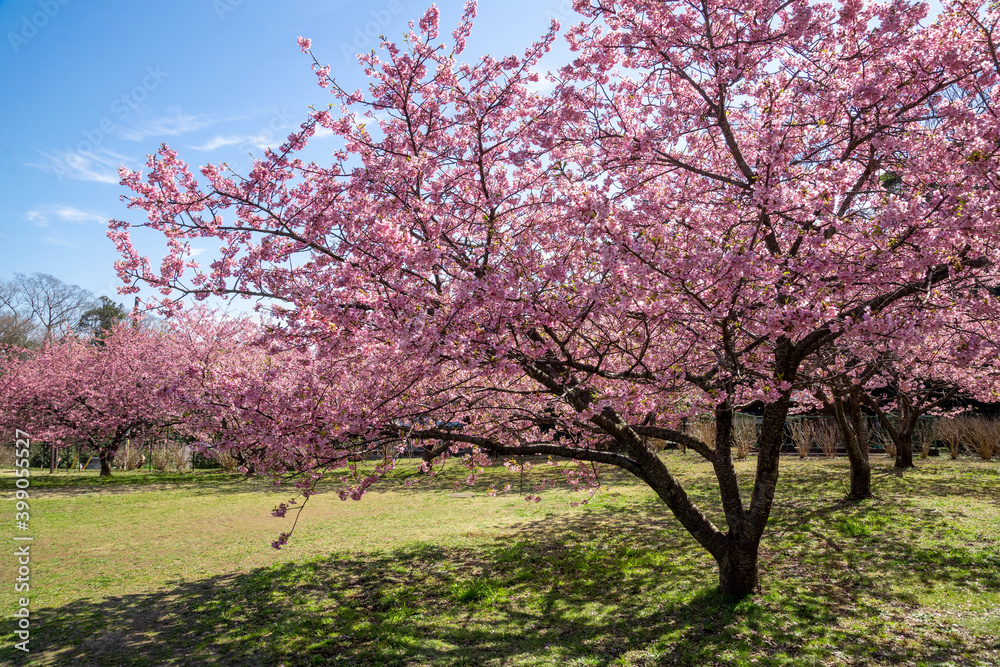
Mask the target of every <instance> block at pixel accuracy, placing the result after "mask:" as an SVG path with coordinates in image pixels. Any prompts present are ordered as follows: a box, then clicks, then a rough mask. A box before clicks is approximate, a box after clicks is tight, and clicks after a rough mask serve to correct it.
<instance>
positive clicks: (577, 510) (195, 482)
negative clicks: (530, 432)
mask: <svg viewBox="0 0 1000 667" xmlns="http://www.w3.org/2000/svg"><path fill="white" fill-rule="evenodd" d="M664 456H666V457H667V458H668V465H669V466H670V467H671V468H672V469H674V470H676V472H677V474H678V476H679V477H680V478H681V479H682V480H683V481H684V482H685V484H686V486H687V488H688V489H689V493H690V494H691V495H692V496H693V497H695V498H696V499H697V500H699V501H702V502H703V503H704V505H705V506H706V507H707V506H709V504H710V503H712V501H713V500H714V499H715V497H716V492H715V491H714V490H713V485H712V484H711V482H712V479H713V478H712V475H711V471H710V469H709V468H708V466H707V465H706V464H704V463H701V462H699V461H698V460H696V458H695V457H694V456H692V455H687V456H685V455H682V454H680V453H668V454H665V455H664ZM753 465H754V461H753V460H752V459H751V460H749V461H745V462H740V463H738V467H739V469H740V474H741V475H742V476H743V480H744V481H745V486H748V484H749V480H750V479H751V476H752V473H753ZM919 465H920V467H919V468H918V469H917V470H914V471H908V472H907V473H906V474H905V475H902V476H899V475H897V474H895V473H894V471H893V470H892V469H891V467H890V466H889V462H888V461H885V460H884V459H877V460H876V462H875V471H874V489H875V492H876V494H877V497H876V498H875V499H873V500H870V501H865V502H862V503H845V502H843V501H842V498H843V496H844V494H845V493H846V489H847V472H848V470H847V464H846V462H844V461H842V460H816V459H810V460H807V461H799V460H797V459H794V458H788V459H786V460H784V461H783V462H782V466H783V467H782V477H781V481H780V485H779V490H778V501H777V502H776V505H775V508H774V510H773V512H772V519H771V522H770V524H769V528H768V531H767V533H766V534H765V537H764V543H763V546H762V551H761V576H762V580H763V592H761V593H760V594H758V595H755V596H753V597H751V598H747V599H745V600H742V601H732V600H726V599H723V598H721V597H720V596H719V595H718V594H717V593H716V592H715V585H716V577H717V573H716V568H715V564H714V561H713V560H712V559H711V558H710V557H709V556H708V555H707V554H706V553H704V552H703V551H702V550H701V549H700V548H699V547H698V546H697V545H696V544H695V543H694V541H693V540H692V539H691V538H690V537H689V536H688V535H687V534H686V533H685V532H684V531H683V530H682V529H681V528H680V527H679V526H678V524H677V522H676V521H675V520H674V519H673V518H672V517H671V516H670V515H669V513H667V512H665V508H664V507H663V505H662V504H661V503H660V502H659V501H658V500H657V499H656V498H655V496H654V495H653V493H652V492H651V491H650V490H649V489H648V488H647V487H645V486H643V485H642V484H641V483H638V482H636V481H634V480H633V479H631V478H630V477H628V476H627V475H625V474H623V473H621V472H619V471H614V470H611V469H603V470H602V471H601V479H602V482H603V490H602V491H601V492H600V493H598V494H597V495H596V496H595V497H594V499H593V500H591V501H590V502H589V503H587V504H585V505H579V506H575V507H574V506H572V503H573V502H575V501H580V500H583V499H584V498H586V495H585V494H581V493H575V494H574V493H570V492H569V491H566V490H564V489H560V488H550V489H547V490H543V491H540V492H538V494H539V495H541V496H542V498H543V500H542V502H539V503H535V502H525V500H524V495H528V494H529V493H534V491H533V490H532V485H533V483H537V482H539V481H541V480H542V479H545V478H553V477H554V476H556V475H557V474H558V471H557V470H556V469H555V468H553V467H549V466H547V465H540V466H536V467H535V468H534V469H533V470H532V471H531V472H530V473H529V474H528V475H526V476H525V478H524V480H521V479H520V478H519V477H518V476H516V475H515V476H511V475H510V474H509V473H507V472H506V471H503V470H502V469H500V470H490V471H488V472H487V473H486V475H484V480H481V481H480V482H479V484H477V485H476V486H474V487H471V488H469V487H465V486H464V485H462V484H461V482H462V480H463V479H464V477H465V471H464V470H463V469H461V468H460V467H458V466H456V465H455V464H454V463H451V464H449V466H450V467H449V468H446V470H445V472H444V473H443V474H442V475H441V476H439V477H437V478H434V479H431V478H427V477H425V476H420V475H417V474H416V473H415V470H414V469H413V467H412V466H409V465H404V466H401V468H400V469H399V470H397V471H396V473H394V475H395V477H394V479H392V480H388V481H385V482H382V483H380V484H379V485H376V486H375V487H373V490H372V491H371V492H370V493H369V494H368V495H367V496H366V497H365V499H364V500H362V501H361V502H353V501H347V502H342V501H340V499H339V498H338V497H337V495H336V493H335V492H334V490H335V486H334V485H333V484H331V485H330V486H327V487H323V490H324V492H323V493H320V494H319V495H317V496H315V497H313V498H312V499H311V500H310V502H309V505H308V506H307V508H306V509H305V511H304V512H303V513H302V515H301V518H300V520H299V523H298V526H297V528H296V531H295V535H294V536H293V538H292V541H291V543H290V544H289V545H287V546H286V547H285V548H283V549H282V550H280V551H275V550H273V549H271V548H270V546H269V545H270V542H271V541H272V540H273V539H275V538H276V537H277V535H278V533H280V532H282V531H285V530H288V528H289V526H291V524H292V521H293V520H294V518H293V517H294V512H290V513H289V515H288V517H286V518H283V519H279V518H275V517H271V516H270V515H269V512H270V510H271V509H272V508H273V507H274V506H275V505H276V504H277V503H278V502H282V501H285V500H287V499H288V497H289V491H288V490H287V489H285V488H283V487H282V488H277V489H276V488H275V487H273V486H272V485H271V484H269V483H268V482H267V481H265V480H259V479H249V480H248V479H244V478H242V477H241V476H235V475H225V474H221V473H217V472H199V473H187V474H156V473H153V474H150V473H121V474H118V475H117V476H116V477H115V478H114V479H112V480H99V479H97V478H96V477H95V476H94V473H93V472H87V473H57V475H56V476H54V477H49V476H48V475H47V474H45V473H44V472H40V471H39V472H36V471H32V472H33V477H32V478H31V482H32V485H31V488H30V491H31V496H32V497H31V512H32V514H31V524H30V529H29V531H27V532H23V531H22V532H18V531H15V530H13V513H14V507H13V505H14V503H13V501H12V500H8V501H6V502H5V503H3V505H4V506H6V507H7V508H8V512H9V513H10V519H11V520H10V521H7V522H4V524H3V525H4V531H3V532H2V534H0V538H2V539H3V540H4V541H5V542H6V543H7V544H12V540H11V538H12V537H13V536H14V534H15V532H16V533H17V534H19V535H25V534H27V535H31V536H33V537H34V538H35V541H34V542H33V546H32V562H31V568H32V570H31V585H32V590H31V593H30V596H31V612H32V639H31V649H32V652H31V654H30V655H28V656H24V655H22V654H20V652H19V651H14V650H13V649H12V648H11V646H12V645H13V642H14V641H15V640H14V638H13V634H12V633H11V632H10V630H11V628H12V626H11V625H10V620H8V626H7V627H6V628H5V629H4V633H5V640H4V641H5V644H4V649H3V650H4V653H3V656H4V657H3V660H5V661H7V662H9V663H10V664H31V665H88V664H94V665H162V664H166V665H215V664H217V665H258V664H259V665H288V666H291V665H310V664H317V665H325V664H333V665H414V666H416V665H497V666H499V665H564V664H565V665H661V664H668V665H669V664H681V665H803V666H805V665H810V666H811V665H940V666H942V667H943V666H946V665H984V666H986V665H990V666H993V665H996V664H1000V465H998V464H997V463H996V462H993V463H983V462H978V461H972V460H961V461H950V460H946V459H928V460H927V461H921V462H919ZM0 478H2V479H3V483H4V486H5V488H7V489H12V488H13V484H12V474H11V473H9V472H8V473H2V476H0ZM405 480H411V481H412V480H419V481H418V482H417V483H416V484H415V485H413V486H411V487H407V486H406V485H405V483H404V482H405ZM507 482H509V483H511V484H512V485H513V489H512V491H511V492H510V493H501V494H499V495H498V496H496V497H490V496H488V495H487V494H486V488H487V487H488V485H489V484H490V483H494V484H497V485H498V487H500V486H502V485H503V484H504V483H507ZM522 482H523V485H524V486H523V487H522V486H521V485H522ZM522 489H523V490H522ZM470 493H471V494H473V495H471V496H470ZM5 495H6V496H7V498H11V497H12V495H13V494H12V493H11V492H10V491H8V492H6V494H5ZM713 520H716V521H717V522H718V521H720V520H721V519H720V518H719V517H718V516H716V515H713ZM12 551H13V550H12V549H11V550H10V552H12ZM14 560H15V559H14V557H13V556H8V557H7V558H6V559H4V562H2V563H0V572H2V573H3V574H2V576H4V577H6V581H8V582H13V580H14V577H15V576H16V575H15V569H16V565H15V562H14ZM5 587H6V590H8V591H11V589H12V586H6V585H5ZM15 597H16V596H15V594H14V593H12V592H9V593H8V594H7V596H6V597H5V601H4V605H5V611H7V610H10V612H12V611H13V610H14V604H15ZM5 615H7V617H8V619H9V618H10V616H9V612H8V613H7V614H5Z"/></svg>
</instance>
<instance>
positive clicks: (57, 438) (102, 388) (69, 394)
mask: <svg viewBox="0 0 1000 667" xmlns="http://www.w3.org/2000/svg"><path fill="white" fill-rule="evenodd" d="M166 352H167V347H166V346H165V344H164V334H163V333H161V332H157V331H152V330H149V329H144V328H141V327H138V326H135V323H134V322H131V321H129V322H121V323H119V324H117V325H116V326H115V327H114V328H113V329H112V330H111V331H110V332H108V333H107V335H106V337H105V338H104V339H103V344H102V345H94V344H93V343H92V342H91V341H89V340H85V339H81V338H77V337H75V336H66V337H65V338H63V339H61V340H55V339H49V340H47V341H46V342H45V343H44V344H43V345H42V347H41V348H40V349H38V350H33V351H31V352H29V353H24V354H20V355H16V356H14V355H12V356H9V357H7V358H6V359H4V360H3V362H2V366H0V423H2V424H3V426H4V427H5V428H12V429H13V428H20V429H22V430H25V431H28V432H30V433H31V434H32V437H33V438H36V439H38V440H39V441H43V442H47V443H49V444H51V445H53V446H56V447H66V446H71V445H76V444H87V445H89V446H90V447H91V448H92V449H94V450H95V451H96V452H97V453H98V457H99V458H100V462H101V472H100V475H101V476H102V477H106V476H109V475H110V474H111V464H112V461H113V460H114V456H115V453H116V452H117V451H118V449H119V448H120V447H121V446H122V445H124V444H125V442H126V441H127V440H130V439H131V440H132V441H133V442H143V441H145V440H148V439H150V438H153V437H156V436H158V435H161V434H162V433H163V431H164V429H166V428H168V427H169V426H171V425H173V424H177V423H180V421H181V420H180V418H179V415H178V413H177V412H176V411H174V409H173V405H172V403H171V401H170V400H169V397H168V394H167V391H166V390H167V389H168V388H169V387H170V386H171V385H174V384H176V382H177V377H176V376H177V367H176V365H175V359H176V357H174V356H173V355H170V354H166Z"/></svg>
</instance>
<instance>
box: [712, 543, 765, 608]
mask: <svg viewBox="0 0 1000 667" xmlns="http://www.w3.org/2000/svg"><path fill="white" fill-rule="evenodd" d="M757 551H758V549H757V544H756V543H750V544H741V541H739V540H734V539H732V538H730V540H728V544H727V545H726V550H725V552H724V553H723V555H722V557H721V558H717V559H716V561H717V562H718V563H719V592H720V593H722V594H723V595H726V596H731V597H736V598H744V597H746V596H748V595H751V594H753V593H754V592H755V591H756V590H757V588H758V586H759V583H760V582H759V580H758V577H757Z"/></svg>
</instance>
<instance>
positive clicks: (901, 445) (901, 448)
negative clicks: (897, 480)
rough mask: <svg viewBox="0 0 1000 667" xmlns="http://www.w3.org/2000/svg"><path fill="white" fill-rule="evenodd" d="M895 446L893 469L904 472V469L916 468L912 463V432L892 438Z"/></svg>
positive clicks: (901, 433)
mask: <svg viewBox="0 0 1000 667" xmlns="http://www.w3.org/2000/svg"><path fill="white" fill-rule="evenodd" d="M893 442H894V443H895V444H896V464H895V466H894V467H895V468H898V469H899V470H905V469H906V468H916V467H917V466H916V465H915V464H914V463H913V432H912V431H910V432H907V433H903V432H900V433H899V436H898V437H896V438H893Z"/></svg>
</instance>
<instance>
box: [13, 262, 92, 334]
mask: <svg viewBox="0 0 1000 667" xmlns="http://www.w3.org/2000/svg"><path fill="white" fill-rule="evenodd" d="M8 285H9V286H10V285H11V284H8ZM9 286H8V288H7V289H8V290H10V289H11V288H10V287H9ZM12 286H13V289H12V290H11V291H12V292H13V294H12V300H13V302H14V303H16V304H17V306H18V307H19V309H20V310H21V311H22V312H23V313H25V314H27V315H29V316H30V317H31V318H32V319H33V320H34V321H35V322H36V323H37V325H38V327H39V328H40V330H41V333H42V337H43V339H49V338H51V337H53V336H54V335H56V334H57V333H58V332H59V330H60V329H62V328H63V327H67V326H73V325H75V324H76V323H77V322H78V321H79V320H80V316H81V315H82V314H83V313H84V312H85V311H87V310H88V309H90V308H92V307H93V306H94V303H95V302H94V295H93V293H92V292H90V290H86V289H84V288H82V287H80V286H79V285H70V284H67V283H64V282H63V281H61V280H59V279H58V278H56V277H54V276H50V275H49V274H47V273H32V274H31V275H25V274H23V273H15V274H14V280H13V282H12Z"/></svg>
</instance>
